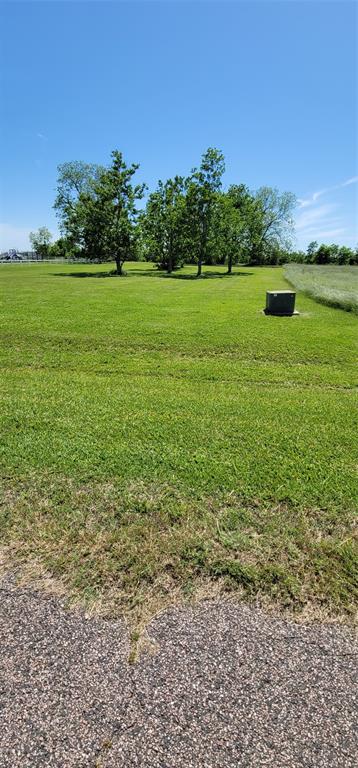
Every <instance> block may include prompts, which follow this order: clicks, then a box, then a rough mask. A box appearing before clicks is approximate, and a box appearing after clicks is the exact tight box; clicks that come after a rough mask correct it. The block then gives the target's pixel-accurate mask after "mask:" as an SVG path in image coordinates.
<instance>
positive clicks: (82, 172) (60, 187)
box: [53, 160, 104, 231]
mask: <svg viewBox="0 0 358 768" xmlns="http://www.w3.org/2000/svg"><path fill="white" fill-rule="evenodd" d="M57 170H58V178H57V194H56V199H55V202H54V206H53V207H54V209H55V211H56V214H57V217H58V219H59V222H60V227H61V229H62V230H63V231H65V230H66V224H67V222H68V218H69V216H70V214H71V212H73V211H74V209H75V206H76V203H77V202H78V199H79V197H80V195H81V194H94V186H95V184H96V182H98V181H99V178H100V176H101V173H103V171H104V168H103V167H102V166H101V165H96V164H94V163H84V162H82V160H74V161H71V162H67V163H61V165H59V166H58V167H57Z"/></svg>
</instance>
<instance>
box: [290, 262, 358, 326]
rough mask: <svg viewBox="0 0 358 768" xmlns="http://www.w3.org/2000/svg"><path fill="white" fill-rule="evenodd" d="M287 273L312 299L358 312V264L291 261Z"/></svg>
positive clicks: (292, 281)
mask: <svg viewBox="0 0 358 768" xmlns="http://www.w3.org/2000/svg"><path fill="white" fill-rule="evenodd" d="M285 277H286V278H287V280H288V281H289V282H290V283H291V285H293V286H294V287H295V288H297V290H298V291H302V292H304V293H305V294H306V295H307V296H310V297H311V298H312V299H315V300H316V301H319V302H321V303H322V304H327V305H328V306H332V307H338V308H339V309H345V310H346V311H347V312H356V313H357V314H358V267H357V266H346V265H344V266H337V265H335V264H327V265H320V266H318V265H316V264H289V265H287V266H286V268H285Z"/></svg>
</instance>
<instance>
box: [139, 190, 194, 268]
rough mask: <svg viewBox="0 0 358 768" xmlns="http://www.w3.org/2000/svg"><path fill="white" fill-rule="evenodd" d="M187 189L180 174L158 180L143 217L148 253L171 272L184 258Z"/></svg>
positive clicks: (159, 264) (142, 222) (143, 229)
mask: <svg viewBox="0 0 358 768" xmlns="http://www.w3.org/2000/svg"><path fill="white" fill-rule="evenodd" d="M184 191H185V187H184V179H183V178H182V177H181V176H175V177H174V179H168V180H167V181H166V182H162V181H159V182H158V186H157V189H156V190H155V192H152V193H151V194H150V195H149V198H148V202H147V205H146V210H145V214H144V215H143V217H142V219H141V227H142V231H143V237H144V241H145V247H146V252H147V254H148V257H149V258H150V259H151V260H153V261H155V262H157V264H158V266H160V267H161V268H162V269H166V270H167V272H168V273H169V274H170V273H171V272H172V271H173V269H175V267H177V266H179V265H180V266H181V265H182V263H183V261H184V252H183V248H184V246H183V243H184V238H183V230H184V226H185V222H184V209H185V198H184Z"/></svg>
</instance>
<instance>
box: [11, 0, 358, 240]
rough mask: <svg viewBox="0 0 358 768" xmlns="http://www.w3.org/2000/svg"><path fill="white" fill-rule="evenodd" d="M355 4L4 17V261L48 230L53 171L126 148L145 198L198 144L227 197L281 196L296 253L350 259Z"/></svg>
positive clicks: (159, 6) (153, 6) (108, 6)
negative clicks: (332, 246)
mask: <svg viewBox="0 0 358 768" xmlns="http://www.w3.org/2000/svg"><path fill="white" fill-rule="evenodd" d="M356 22H357V5H356V3H354V2H344V0H339V2H334V1H332V2H330V1H329V0H326V2H314V0H312V1H310V0H302V1H301V2H297V1H296V2H290V0H282V1H281V2H270V0H263V1H262V2H255V0H254V1H251V2H235V0H231V2H230V0H229V1H228V2H225V0H220V2H213V1H208V2H205V0H201V1H200V0H199V1H198V2H190V0H179V2H175V1H174V0H166V2H151V1H150V0H145V1H144V2H136V1H135V0H134V1H133V0H132V2H91V1H90V2H85V1H84V0H83V1H82V2H52V1H51V0H48V1H47V2H31V0H29V1H28V2H22V3H21V2H16V0H13V1H12V2H7V3H2V4H1V33H0V39H1V74H2V85H1V115H0V125H1V149H0V164H1V197H0V222H1V223H0V250H4V249H7V248H9V247H14V248H19V249H21V248H26V247H28V233H29V231H30V230H33V229H37V228H38V227H39V226H42V225H46V226H48V227H49V229H50V230H51V231H52V232H53V233H54V235H56V230H57V226H56V219H55V216H54V212H53V210H52V204H53V200H54V190H55V186H56V168H57V165H58V164H59V163H62V162H65V161H67V160H75V159H79V160H85V161H87V162H97V163H103V164H106V163H108V162H109V156H110V152H111V150H112V149H114V148H118V149H120V150H121V151H122V152H123V153H124V156H125V158H126V160H127V161H128V162H139V163H140V165H141V167H140V171H139V178H140V179H141V180H144V181H146V182H147V184H148V185H149V187H150V188H153V186H154V185H155V184H156V182H157V180H158V178H162V179H165V178H167V177H169V176H172V175H173V174H175V173H179V174H186V173H188V172H189V171H190V169H191V168H192V167H193V166H194V165H196V164H198V163H199V162H200V156H201V154H202V152H203V151H204V150H205V149H206V148H207V147H208V146H216V147H218V148H220V149H222V151H223V152H224V154H225V157H226V164H227V171H226V174H225V185H228V184H230V183H234V182H235V183H245V184H247V185H248V186H249V187H250V189H256V188H258V187H260V186H262V185H268V186H274V187H278V188H279V189H280V190H290V191H292V192H294V193H295V194H296V195H297V197H298V198H299V200H300V202H299V203H298V206H297V209H296V225H297V228H296V234H297V242H296V245H297V247H306V245H307V244H308V243H309V242H310V241H311V240H314V239H316V240H319V241H320V242H339V243H342V244H343V243H344V244H347V245H352V246H353V245H355V244H356V243H357V242H358V233H357V227H356V220H357V178H358V177H357V145H356V137H357V120H356V86H357V82H356V65H357V56H356V42H355V36H356Z"/></svg>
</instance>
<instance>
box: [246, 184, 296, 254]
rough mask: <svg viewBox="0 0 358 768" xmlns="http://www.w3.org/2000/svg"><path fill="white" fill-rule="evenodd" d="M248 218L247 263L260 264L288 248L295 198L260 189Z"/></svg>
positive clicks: (283, 193)
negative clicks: (277, 251)
mask: <svg viewBox="0 0 358 768" xmlns="http://www.w3.org/2000/svg"><path fill="white" fill-rule="evenodd" d="M254 200H255V205H254V209H253V211H252V214H253V215H252V216H251V217H250V246H249V259H250V263H251V264H263V263H264V262H265V261H266V260H269V256H270V253H272V251H275V250H277V249H285V248H289V247H290V245H291V240H292V234H293V225H294V222H293V209H294V207H295V205H296V197H295V195H293V194H292V193H291V192H282V193H281V194H280V193H279V191H278V190H277V189H273V188H272V187H261V188H260V189H259V190H258V191H257V192H256V194H255V196H254Z"/></svg>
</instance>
